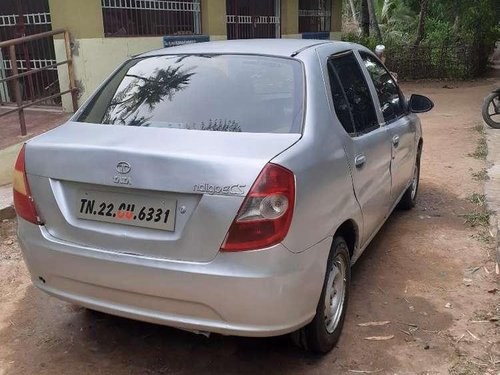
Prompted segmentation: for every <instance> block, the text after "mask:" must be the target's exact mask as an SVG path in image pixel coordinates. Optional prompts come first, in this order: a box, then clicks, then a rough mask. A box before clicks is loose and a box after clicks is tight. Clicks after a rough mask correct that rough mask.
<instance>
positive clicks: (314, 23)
mask: <svg viewBox="0 0 500 375" xmlns="http://www.w3.org/2000/svg"><path fill="white" fill-rule="evenodd" d="M331 18H332V0H299V33H307V32H324V31H330V22H331Z"/></svg>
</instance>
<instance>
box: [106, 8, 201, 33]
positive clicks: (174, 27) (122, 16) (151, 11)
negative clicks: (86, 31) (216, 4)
mask: <svg viewBox="0 0 500 375" xmlns="http://www.w3.org/2000/svg"><path fill="white" fill-rule="evenodd" d="M101 5H102V15H103V22H104V35H105V36H106V37H117V36H163V35H189V34H200V32H201V19H200V17H201V15H200V0H183V1H167V0H101Z"/></svg>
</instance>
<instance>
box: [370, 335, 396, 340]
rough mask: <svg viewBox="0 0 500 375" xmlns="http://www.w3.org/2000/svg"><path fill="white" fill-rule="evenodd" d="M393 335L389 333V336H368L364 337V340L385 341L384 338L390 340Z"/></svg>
mask: <svg viewBox="0 0 500 375" xmlns="http://www.w3.org/2000/svg"><path fill="white" fill-rule="evenodd" d="M393 338H394V335H389V336H369V337H365V340H370V341H385V340H390V339H393Z"/></svg>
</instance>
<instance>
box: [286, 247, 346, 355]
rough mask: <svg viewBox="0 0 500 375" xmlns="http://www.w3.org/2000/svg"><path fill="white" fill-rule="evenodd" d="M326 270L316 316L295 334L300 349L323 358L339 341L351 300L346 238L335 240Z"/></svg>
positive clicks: (293, 335) (293, 337)
mask: <svg viewBox="0 0 500 375" xmlns="http://www.w3.org/2000/svg"><path fill="white" fill-rule="evenodd" d="M326 270H327V271H326V273H325V280H324V282H323V289H322V291H321V297H320V299H319V302H318V306H317V308H316V315H315V316H314V318H313V320H312V321H311V322H310V323H309V324H308V325H307V326H305V327H303V328H301V329H300V330H298V331H296V332H294V333H293V334H292V339H293V341H294V342H295V344H296V345H298V346H300V347H301V348H303V349H305V350H308V351H311V352H315V353H319V354H326V353H328V352H329V351H331V350H332V349H333V348H334V346H335V344H336V343H337V341H338V340H339V338H340V334H341V332H342V327H343V325H344V319H345V315H346V310H347V302H348V300H349V289H350V284H351V264H350V257H349V248H348V246H347V243H346V242H345V240H344V239H343V238H342V237H335V238H334V240H333V244H332V249H331V251H330V255H329V257H328V263H327V268H326ZM335 298H337V301H334V300H335ZM328 306H330V309H329V310H327V307H328Z"/></svg>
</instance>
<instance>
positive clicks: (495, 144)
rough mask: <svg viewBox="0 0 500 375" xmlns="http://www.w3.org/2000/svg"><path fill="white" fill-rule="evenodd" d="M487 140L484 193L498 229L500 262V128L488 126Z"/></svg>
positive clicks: (498, 257)
mask: <svg viewBox="0 0 500 375" xmlns="http://www.w3.org/2000/svg"><path fill="white" fill-rule="evenodd" d="M486 141H487V144H488V158H487V161H488V166H489V168H488V176H489V180H487V181H486V183H485V184H484V193H485V194H486V202H487V205H488V209H490V210H491V211H493V212H494V213H495V215H492V221H493V222H492V224H493V227H494V229H495V230H496V233H495V234H496V238H497V262H498V263H500V241H499V237H500V129H492V128H489V127H487V128H486Z"/></svg>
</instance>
